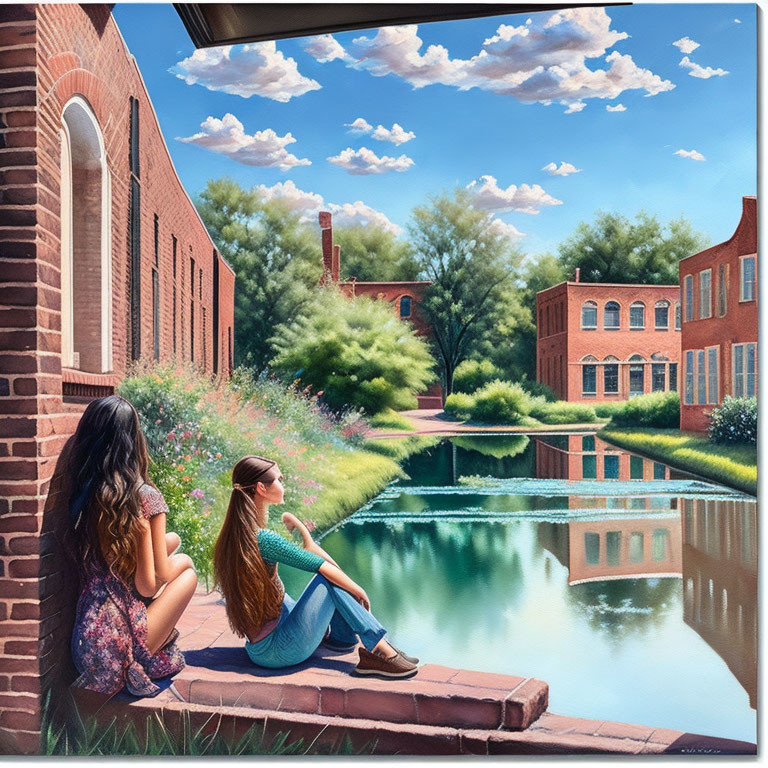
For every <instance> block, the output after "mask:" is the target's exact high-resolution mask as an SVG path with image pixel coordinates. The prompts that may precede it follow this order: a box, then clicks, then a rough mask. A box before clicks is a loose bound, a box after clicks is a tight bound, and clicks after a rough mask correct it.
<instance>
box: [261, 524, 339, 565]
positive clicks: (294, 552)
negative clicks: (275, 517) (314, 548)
mask: <svg viewBox="0 0 768 768" xmlns="http://www.w3.org/2000/svg"><path fill="white" fill-rule="evenodd" d="M258 541H259V551H260V552H261V557H262V559H263V560H264V561H265V562H267V563H283V564H285V565H290V566H292V567H293V568H300V569H301V570H302V571H313V572H314V573H317V571H318V569H319V568H320V566H321V565H322V564H323V563H324V562H325V560H324V559H323V558H322V557H320V555H317V554H315V553H314V552H307V550H306V549H301V547H297V546H296V545H295V544H292V543H291V542H290V541H286V540H285V539H284V538H283V537H282V536H280V534H278V533H275V532H274V531H270V530H269V529H268V528H262V529H261V530H260V531H259V535H258Z"/></svg>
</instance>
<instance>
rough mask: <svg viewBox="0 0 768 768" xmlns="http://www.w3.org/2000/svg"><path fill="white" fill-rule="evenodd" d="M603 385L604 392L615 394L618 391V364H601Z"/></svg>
mask: <svg viewBox="0 0 768 768" xmlns="http://www.w3.org/2000/svg"><path fill="white" fill-rule="evenodd" d="M603 387H604V389H605V392H606V394H616V393H618V391H619V366H618V364H617V363H610V364H608V365H604V366H603Z"/></svg>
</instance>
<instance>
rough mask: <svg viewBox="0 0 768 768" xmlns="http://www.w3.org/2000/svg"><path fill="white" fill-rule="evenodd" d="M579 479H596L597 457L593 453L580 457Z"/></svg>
mask: <svg viewBox="0 0 768 768" xmlns="http://www.w3.org/2000/svg"><path fill="white" fill-rule="evenodd" d="M581 477H582V479H583V480H596V479H597V456H596V455H595V454H594V453H583V454H582V455H581Z"/></svg>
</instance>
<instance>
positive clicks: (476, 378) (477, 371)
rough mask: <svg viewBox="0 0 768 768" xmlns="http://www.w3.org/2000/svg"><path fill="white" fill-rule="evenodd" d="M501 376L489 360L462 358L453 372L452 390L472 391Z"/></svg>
mask: <svg viewBox="0 0 768 768" xmlns="http://www.w3.org/2000/svg"><path fill="white" fill-rule="evenodd" d="M501 376H502V372H501V369H499V368H497V367H496V366H495V365H494V364H493V363H492V362H491V361H490V360H462V362H460V363H459V364H458V366H457V367H456V370H455V371H454V372H453V391H454V392H467V393H470V394H471V393H472V392H475V391H476V390H478V389H480V387H482V386H483V385H484V384H488V383H489V382H491V381H493V380H494V379H499V378H501Z"/></svg>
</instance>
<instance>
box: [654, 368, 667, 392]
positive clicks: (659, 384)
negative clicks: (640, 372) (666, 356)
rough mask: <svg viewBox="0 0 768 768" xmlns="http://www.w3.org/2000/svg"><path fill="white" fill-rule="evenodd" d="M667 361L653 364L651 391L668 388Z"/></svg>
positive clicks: (660, 390)
mask: <svg viewBox="0 0 768 768" xmlns="http://www.w3.org/2000/svg"><path fill="white" fill-rule="evenodd" d="M666 367H667V366H666V363H652V364H651V391H653V392H663V391H664V390H665V389H666V386H665V385H666V382H665V378H666V370H665V368H666Z"/></svg>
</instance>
